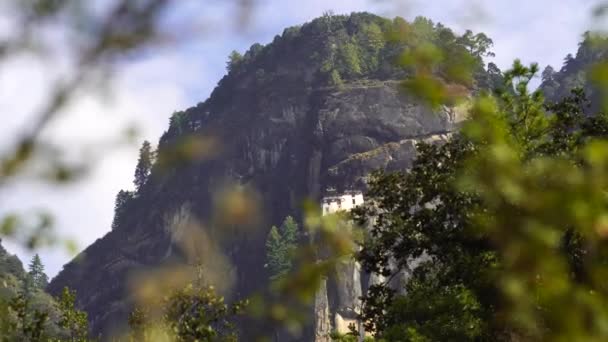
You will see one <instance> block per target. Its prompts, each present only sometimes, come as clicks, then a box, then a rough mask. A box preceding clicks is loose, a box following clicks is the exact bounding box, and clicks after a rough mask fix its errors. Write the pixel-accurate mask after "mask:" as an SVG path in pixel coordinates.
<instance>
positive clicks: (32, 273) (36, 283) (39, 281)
mask: <svg viewBox="0 0 608 342" xmlns="http://www.w3.org/2000/svg"><path fill="white" fill-rule="evenodd" d="M27 276H28V278H29V279H30V280H31V282H32V286H33V288H34V289H37V290H44V288H45V287H46V286H47V285H48V283H49V278H48V276H47V275H46V274H45V273H44V265H43V264H42V261H41V260H40V256H39V255H38V253H36V255H34V256H33V257H32V261H31V262H30V264H29V272H28V274H27Z"/></svg>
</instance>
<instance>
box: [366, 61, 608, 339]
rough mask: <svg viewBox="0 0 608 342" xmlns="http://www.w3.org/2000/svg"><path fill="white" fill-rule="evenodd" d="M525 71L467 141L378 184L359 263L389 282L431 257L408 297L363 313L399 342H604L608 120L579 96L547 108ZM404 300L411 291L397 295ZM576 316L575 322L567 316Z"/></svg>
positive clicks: (384, 299)
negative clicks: (606, 141) (590, 112)
mask: <svg viewBox="0 0 608 342" xmlns="http://www.w3.org/2000/svg"><path fill="white" fill-rule="evenodd" d="M537 71H538V68H537V66H536V65H532V66H531V67H525V66H523V65H522V64H521V63H519V62H518V61H516V62H515V63H514V66H513V69H512V70H510V71H509V72H507V73H505V91H503V92H502V93H501V94H500V95H499V96H498V97H490V96H482V97H480V98H479V99H477V100H476V102H475V104H474V106H473V108H472V110H471V114H472V119H471V120H470V121H469V122H468V123H467V125H466V126H465V128H464V131H463V132H464V134H461V135H457V136H455V137H454V138H453V139H452V140H451V141H449V142H448V143H446V144H444V145H440V146H439V145H426V144H420V145H418V157H417V159H416V161H415V163H414V165H413V167H412V169H411V170H410V171H409V172H400V173H394V174H376V175H375V176H374V177H373V179H372V182H371V184H370V185H371V188H370V192H369V193H368V198H369V199H371V200H372V202H373V203H374V205H366V206H365V207H364V208H361V209H360V210H357V211H356V212H355V217H356V218H357V219H358V220H359V222H360V223H367V222H370V220H371V222H373V228H372V230H371V232H370V236H369V238H368V239H367V241H366V242H365V244H364V247H363V250H362V251H361V252H360V253H359V255H358V258H359V260H360V261H361V262H362V263H363V265H364V266H365V267H366V268H367V269H368V270H369V271H373V272H375V273H377V274H381V275H384V276H386V277H390V276H393V275H396V274H398V273H399V272H401V271H402V268H403V267H405V265H408V264H409V261H411V260H413V259H416V258H420V257H422V256H424V258H425V259H426V260H427V261H426V262H423V263H422V264H421V265H420V266H419V267H418V268H416V270H415V271H414V274H413V276H412V280H411V281H410V282H409V283H408V285H407V289H406V290H407V295H406V296H403V295H399V294H398V293H397V292H395V289H394V288H392V287H391V286H390V285H389V284H384V283H381V284H379V285H375V286H373V287H372V288H371V289H370V292H369V293H368V295H367V296H366V298H365V301H364V302H365V305H364V311H363V315H362V317H363V318H364V319H365V321H366V325H367V327H368V328H369V329H372V330H375V331H376V332H377V333H378V336H379V337H381V338H386V339H388V340H409V341H414V340H420V341H426V340H434V341H435V340H448V339H452V338H455V339H456V340H508V339H511V338H513V337H514V336H515V338H519V339H538V340H554V339H556V338H558V337H559V338H565V340H602V339H605V338H606V336H607V335H606V334H607V332H606V330H604V329H603V328H601V327H602V326H604V325H605V324H606V322H608V312H606V309H605V307H606V305H605V301H607V300H608V296H607V295H606V293H605V290H604V286H603V285H601V282H599V279H601V278H602V277H604V275H605V260H608V259H606V255H605V252H604V251H605V250H606V248H605V247H604V244H605V239H604V237H605V235H603V234H604V233H603V232H604V231H605V230H604V227H605V226H604V222H605V221H604V217H606V216H605V215H606V213H605V208H606V207H607V206H606V204H608V203H606V198H605V196H604V195H603V194H604V191H605V189H606V186H607V185H606V184H604V183H603V182H604V179H605V177H604V176H603V172H604V171H603V170H605V169H604V168H603V167H604V165H606V164H605V157H606V155H605V152H603V151H605V145H603V144H599V145H598V144H597V143H595V142H594V139H597V138H599V137H605V133H606V132H607V130H606V129H607V128H608V126H607V125H606V123H607V121H606V119H605V117H606V116H605V115H604V114H597V115H595V116H590V117H588V116H585V115H583V112H584V110H585V105H586V101H585V100H584V97H583V95H582V92H581V91H580V90H577V91H574V92H573V94H572V96H571V97H568V98H566V99H564V100H563V101H561V102H560V103H557V104H554V105H549V106H545V105H544V102H545V101H544V98H543V96H542V94H541V93H540V92H533V93H530V92H529V91H528V84H529V82H530V80H531V79H532V78H533V77H534V75H535V74H536V72H537ZM400 290H401V289H400ZM564 307H568V314H564V313H565V312H564V309H563V308H564Z"/></svg>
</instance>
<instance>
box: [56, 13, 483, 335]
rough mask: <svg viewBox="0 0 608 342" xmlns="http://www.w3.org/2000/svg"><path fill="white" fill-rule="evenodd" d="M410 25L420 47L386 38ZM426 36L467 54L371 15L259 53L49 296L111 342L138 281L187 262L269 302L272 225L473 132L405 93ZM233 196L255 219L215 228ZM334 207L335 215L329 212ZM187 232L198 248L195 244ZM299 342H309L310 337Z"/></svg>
mask: <svg viewBox="0 0 608 342" xmlns="http://www.w3.org/2000/svg"><path fill="white" fill-rule="evenodd" d="M406 26H407V27H408V28H411V30H410V29H408V30H406V31H407V32H410V33H408V34H410V35H411V36H408V37H410V38H412V37H413V38H416V39H411V40H410V38H408V39H403V40H390V39H387V38H386V37H389V36H390V34H391V32H401V31H400V30H402V28H403V27H406ZM418 31H420V32H421V33H424V35H425V36H424V37H425V38H424V39H431V40H435V43H437V44H439V43H441V44H443V45H446V44H455V45H454V46H455V48H462V49H464V50H463V51H468V50H467V49H466V48H465V47H459V45H458V44H460V43H459V42H458V40H457V39H455V35H454V34H453V33H452V32H451V31H450V30H449V29H448V28H446V27H445V26H440V25H435V24H434V23H432V22H430V21H428V20H426V19H417V22H415V23H407V22H406V21H405V20H403V19H400V18H397V19H394V20H390V19H384V18H381V17H378V16H375V15H372V14H369V13H355V14H352V15H348V16H333V15H326V16H324V17H321V18H318V19H315V20H313V21H312V22H310V23H306V24H304V25H302V26H298V27H292V28H288V29H286V30H285V31H284V32H283V34H282V35H280V36H277V37H275V39H274V40H273V42H272V43H270V44H268V45H260V44H254V45H253V46H252V47H251V48H250V49H249V51H247V53H245V54H244V55H243V56H241V57H240V58H234V59H233V60H232V61H231V63H230V64H229V72H228V74H227V75H226V76H225V77H224V78H223V79H222V80H221V81H220V82H219V84H218V86H217V87H216V88H215V90H214V91H213V93H212V94H211V96H210V97H209V98H208V99H207V100H206V101H204V102H202V103H199V104H197V105H196V106H194V107H192V108H189V109H187V110H185V111H180V112H176V113H174V114H173V116H172V117H171V120H170V126H169V128H168V130H167V132H165V134H164V135H163V136H162V137H161V139H160V142H159V146H158V149H159V151H161V155H163V156H164V158H160V159H159V160H158V161H157V162H156V164H155V165H154V167H153V169H152V174H151V176H150V177H149V179H148V180H147V182H145V184H143V185H142V186H141V188H140V189H139V190H138V191H137V193H136V194H135V195H134V196H133V198H132V199H131V200H129V201H128V205H127V206H126V207H125V208H124V210H123V211H122V214H121V217H120V218H119V220H116V224H115V227H114V229H113V230H112V231H111V232H109V233H108V234H107V235H105V236H104V237H102V238H100V239H98V240H97V241H96V242H95V243H93V244H92V245H91V246H89V247H88V248H86V249H85V250H84V251H83V252H82V253H81V254H80V255H79V256H77V257H76V258H75V260H74V261H72V262H70V263H68V264H67V265H65V266H64V269H63V270H62V271H61V272H60V273H59V275H58V276H57V277H55V279H53V280H52V282H51V284H50V285H49V287H48V290H49V291H50V292H51V293H54V294H58V293H59V292H60V291H61V289H62V288H63V287H64V286H70V287H71V288H73V289H75V290H76V291H77V293H78V295H79V299H78V306H79V307H80V308H82V309H84V310H86V311H87V313H88V316H89V318H90V320H91V322H90V327H91V329H92V331H93V334H94V335H95V336H98V335H99V334H101V335H102V337H106V336H111V334H112V332H114V331H117V330H118V331H120V330H121V329H124V328H125V326H126V322H127V317H128V315H129V313H130V312H131V310H132V307H133V303H134V300H135V298H134V294H133V289H134V288H137V285H138V283H137V281H135V280H134V279H136V278H134V275H138V274H142V273H146V272H149V271H151V270H155V269H157V268H159V267H168V266H171V265H174V264H179V263H184V262H189V260H188V257H189V256H190V255H192V254H196V255H197V258H202V259H205V260H206V261H208V262H210V263H212V262H215V261H221V265H219V266H218V265H215V266H214V265H211V266H214V267H215V269H218V270H222V272H223V273H224V274H229V275H230V286H227V291H228V292H229V294H228V295H227V297H228V298H243V297H246V296H248V295H249V294H251V293H254V292H256V291H260V289H264V288H265V287H266V286H267V284H268V279H269V274H268V270H266V269H265V268H264V264H265V253H264V251H265V240H266V236H267V234H268V231H269V229H270V227H271V226H272V225H276V224H278V223H280V222H281V221H282V220H283V219H284V218H285V217H287V216H289V215H292V216H295V218H296V219H298V218H299V214H298V213H299V212H300V208H301V203H302V202H303V201H304V200H306V199H313V200H315V201H317V202H318V201H320V200H321V199H322V195H323V191H322V189H327V188H329V187H333V188H335V189H336V191H337V192H338V193H343V192H345V191H347V190H348V189H361V190H365V188H366V179H367V176H368V175H369V173H370V172H372V171H373V170H377V169H385V170H388V171H391V170H401V169H407V168H409V167H410V166H411V164H412V159H413V158H414V156H415V154H416V143H417V142H418V141H442V140H445V139H447V138H448V136H449V134H450V132H452V131H453V130H454V129H456V128H457V127H458V125H459V122H460V121H461V120H463V119H464V116H463V115H462V114H463V111H462V110H461V109H460V108H459V107H450V106H440V107H434V108H430V107H428V106H427V105H425V103H423V102H421V101H420V100H419V99H418V98H417V97H415V96H413V95H411V94H408V93H407V92H405V91H404V88H403V87H402V80H403V79H404V78H407V77H409V75H412V72H413V71H412V70H411V69H408V68H407V67H406V68H403V67H400V66H398V65H396V64H395V60H396V58H397V57H398V56H400V55H401V54H402V53H403V51H404V50H405V49H408V48H411V44H414V43H413V42H419V41H420V40H421V39H423V38H421V37H422V35H420V37H418V36H416V35H417V32H418ZM430 33H432V34H430ZM440 33H441V34H440ZM446 37H447V38H446ZM450 37H452V38H454V39H452V38H450ZM479 63H480V66H479V70H478V72H477V74H476V75H477V76H478V77H479V78H480V79H481V78H483V77H485V76H484V75H485V71H484V69H483V63H482V62H481V59H479ZM438 72H440V70H439V71H438ZM163 151H169V152H170V153H165V154H163V153H162V152H163ZM234 193H248V194H250V195H251V196H250V197H252V198H254V200H253V201H251V203H255V204H256V205H257V208H256V214H257V215H256V219H255V220H246V222H245V223H243V222H242V221H237V220H235V218H239V217H242V216H239V215H241V214H243V213H247V212H248V211H247V210H245V209H246V208H244V207H243V206H238V207H237V208H236V209H239V210H240V211H233V212H231V213H232V214H231V215H232V216H231V217H230V220H222V217H219V216H218V215H217V212H218V209H221V208H223V207H222V204H223V203H225V202H226V201H230V200H231V199H233V198H235V197H234V196H232V195H233V194H234ZM357 196H358V195H354V197H351V198H350V200H351V202H350V203H348V200H347V199H345V200H346V202H340V203H341V205H343V206H345V207H348V206H350V205H352V200H353V198H354V200H355V203H354V205H357V203H358V202H357V201H358V200H359V197H357ZM238 203H242V202H238ZM332 203H335V204H332ZM332 206H337V202H331V201H330V203H329V205H328V207H327V210H328V211H330V210H334V209H332V208H335V207H332ZM184 208H187V210H185V209H184ZM176 217H177V218H179V219H176ZM182 217H187V219H185V218H182ZM176 222H178V223H179V222H181V223H179V224H177V223H176ZM192 222H195V223H196V224H192ZM83 225H86V223H85V222H83ZM184 232H198V233H197V236H199V238H198V240H194V239H187V238H184V236H185V233H184ZM184 240H186V242H187V243H181V242H183V241H184ZM180 241H181V242H180ZM196 241H200V243H196ZM209 251H213V255H212V256H210V254H205V252H209ZM197 253H198V254H197ZM205 260H203V261H205ZM214 267H209V268H208V269H214ZM344 267H345V268H344V270H342V271H340V272H339V273H340V274H341V275H340V277H343V280H344V282H343V284H346V285H344V286H341V287H339V288H337V287H335V286H333V285H331V284H328V286H327V287H328V291H329V293H330V294H329V301H328V306H327V309H328V312H330V313H335V312H338V313H339V314H340V315H341V317H342V318H348V317H352V312H350V311H349V310H350V309H349V310H347V308H355V307H356V306H357V304H356V303H355V298H358V296H360V294H361V290H360V286H359V287H357V286H356V285H354V284H360V282H361V281H360V279H358V278H357V277H358V276H359V274H360V272H358V271H356V272H355V271H354V270H353V267H354V266H352V265H344ZM350 284H353V285H352V286H351V285H350ZM332 291H336V295H335V296H334V295H332ZM336 298H339V300H338V304H337V303H336V302H334V299H336ZM334 318H335V317H333V318H332V319H333V320H334V321H335V319H334ZM311 321H314V319H313V320H311ZM332 325H335V322H334V323H332ZM256 328H258V327H257V326H256V325H247V326H246V327H245V329H256ZM248 334H249V335H251V333H248ZM301 340H305V341H310V340H312V332H311V333H310V334H308V335H306V336H303V337H302V339H301Z"/></svg>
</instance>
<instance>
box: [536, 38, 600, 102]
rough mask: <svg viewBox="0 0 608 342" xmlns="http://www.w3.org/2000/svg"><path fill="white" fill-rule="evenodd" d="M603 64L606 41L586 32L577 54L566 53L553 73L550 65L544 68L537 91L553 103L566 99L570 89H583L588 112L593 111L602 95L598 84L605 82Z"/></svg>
mask: <svg viewBox="0 0 608 342" xmlns="http://www.w3.org/2000/svg"><path fill="white" fill-rule="evenodd" d="M606 61H608V38H604V37H601V36H598V35H595V34H592V33H590V32H587V33H585V34H584V35H583V39H582V41H581V42H580V43H579V45H578V50H577V52H576V54H575V55H574V56H573V55H572V54H568V55H567V56H566V57H565V58H564V63H563V65H562V67H561V68H560V69H559V70H557V71H556V70H555V69H554V68H553V67H552V66H547V67H546V68H545V69H544V71H543V73H542V83H541V86H540V89H541V90H542V91H543V92H544V94H545V97H546V98H547V100H549V101H551V102H555V101H558V100H559V99H561V98H564V97H566V96H568V95H569V94H570V91H571V90H572V89H573V88H582V89H583V90H584V91H585V94H586V95H587V97H588V98H589V100H590V101H591V108H590V111H589V113H592V112H596V111H597V110H598V109H599V108H600V106H601V105H602V97H603V95H604V94H603V92H602V89H601V87H600V85H601V84H606V82H607V81H608V80H607V79H605V78H606V76H605V75H606V72H605V63H606ZM603 65H604V67H602V66H603ZM602 68H603V69H604V70H602ZM598 77H599V78H598ZM602 77H603V79H602Z"/></svg>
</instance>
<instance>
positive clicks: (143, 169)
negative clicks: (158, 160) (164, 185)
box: [133, 140, 154, 191]
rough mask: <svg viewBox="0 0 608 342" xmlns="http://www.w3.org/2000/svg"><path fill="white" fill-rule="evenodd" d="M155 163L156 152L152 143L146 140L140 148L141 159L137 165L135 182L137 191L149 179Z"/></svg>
mask: <svg viewBox="0 0 608 342" xmlns="http://www.w3.org/2000/svg"><path fill="white" fill-rule="evenodd" d="M153 163H154V152H153V151H152V145H151V144H150V142H149V141H147V140H145V141H144V142H143V144H142V146H141V149H140V150H139V160H138V161H137V166H136V167H135V179H134V181H133V183H134V184H135V189H137V191H140V190H141V189H142V187H143V186H144V185H145V184H146V182H147V181H148V177H149V176H150V172H151V170H152V164H153Z"/></svg>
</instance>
